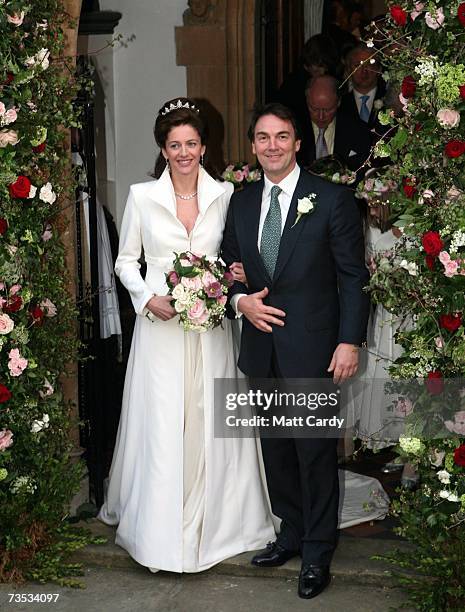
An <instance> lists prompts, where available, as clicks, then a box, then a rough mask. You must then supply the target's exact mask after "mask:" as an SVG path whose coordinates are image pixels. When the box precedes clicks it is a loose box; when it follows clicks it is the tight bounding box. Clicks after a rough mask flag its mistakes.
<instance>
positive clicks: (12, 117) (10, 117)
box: [3, 108, 18, 125]
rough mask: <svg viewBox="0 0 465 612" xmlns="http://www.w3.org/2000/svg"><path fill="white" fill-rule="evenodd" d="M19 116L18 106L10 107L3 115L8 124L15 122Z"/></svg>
mask: <svg viewBox="0 0 465 612" xmlns="http://www.w3.org/2000/svg"><path fill="white" fill-rule="evenodd" d="M17 118H18V113H17V112H16V108H9V109H8V110H7V111H6V113H5V115H4V116H3V121H4V123H5V124H6V125H8V124H9V123H14V122H15V121H16V119H17Z"/></svg>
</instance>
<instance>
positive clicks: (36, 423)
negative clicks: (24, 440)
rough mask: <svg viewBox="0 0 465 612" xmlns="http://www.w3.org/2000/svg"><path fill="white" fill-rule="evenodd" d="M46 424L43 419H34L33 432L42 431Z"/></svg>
mask: <svg viewBox="0 0 465 612" xmlns="http://www.w3.org/2000/svg"><path fill="white" fill-rule="evenodd" d="M43 426H44V424H43V423H42V421H38V420H35V421H32V425H31V433H39V431H42V428H43Z"/></svg>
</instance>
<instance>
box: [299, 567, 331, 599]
mask: <svg viewBox="0 0 465 612" xmlns="http://www.w3.org/2000/svg"><path fill="white" fill-rule="evenodd" d="M330 582H331V574H330V573H329V567H328V566H324V565H323V566H322V565H310V564H308V563H303V564H302V569H301V570H300V576H299V590H298V593H299V597H302V598H303V599H312V597H316V596H317V595H319V594H320V593H321V592H322V591H324V590H325V589H326V587H327V586H328V584H329V583H330Z"/></svg>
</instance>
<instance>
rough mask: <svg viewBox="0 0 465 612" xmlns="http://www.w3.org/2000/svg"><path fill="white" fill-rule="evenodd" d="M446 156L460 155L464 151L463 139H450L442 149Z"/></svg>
mask: <svg viewBox="0 0 465 612" xmlns="http://www.w3.org/2000/svg"><path fill="white" fill-rule="evenodd" d="M444 153H445V154H446V155H447V157H460V156H461V155H463V154H464V153H465V142H464V141H463V140H450V141H449V142H448V143H447V144H446V146H445V149H444Z"/></svg>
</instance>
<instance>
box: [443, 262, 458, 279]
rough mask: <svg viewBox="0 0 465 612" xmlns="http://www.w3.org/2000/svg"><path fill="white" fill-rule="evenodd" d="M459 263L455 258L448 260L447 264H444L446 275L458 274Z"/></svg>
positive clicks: (448, 276) (450, 276)
mask: <svg viewBox="0 0 465 612" xmlns="http://www.w3.org/2000/svg"><path fill="white" fill-rule="evenodd" d="M458 267H459V266H458V263H457V262H456V261H454V260H451V261H448V262H447V263H446V264H445V265H444V268H445V269H444V276H447V278H452V277H453V276H455V275H456V274H457V270H458Z"/></svg>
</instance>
